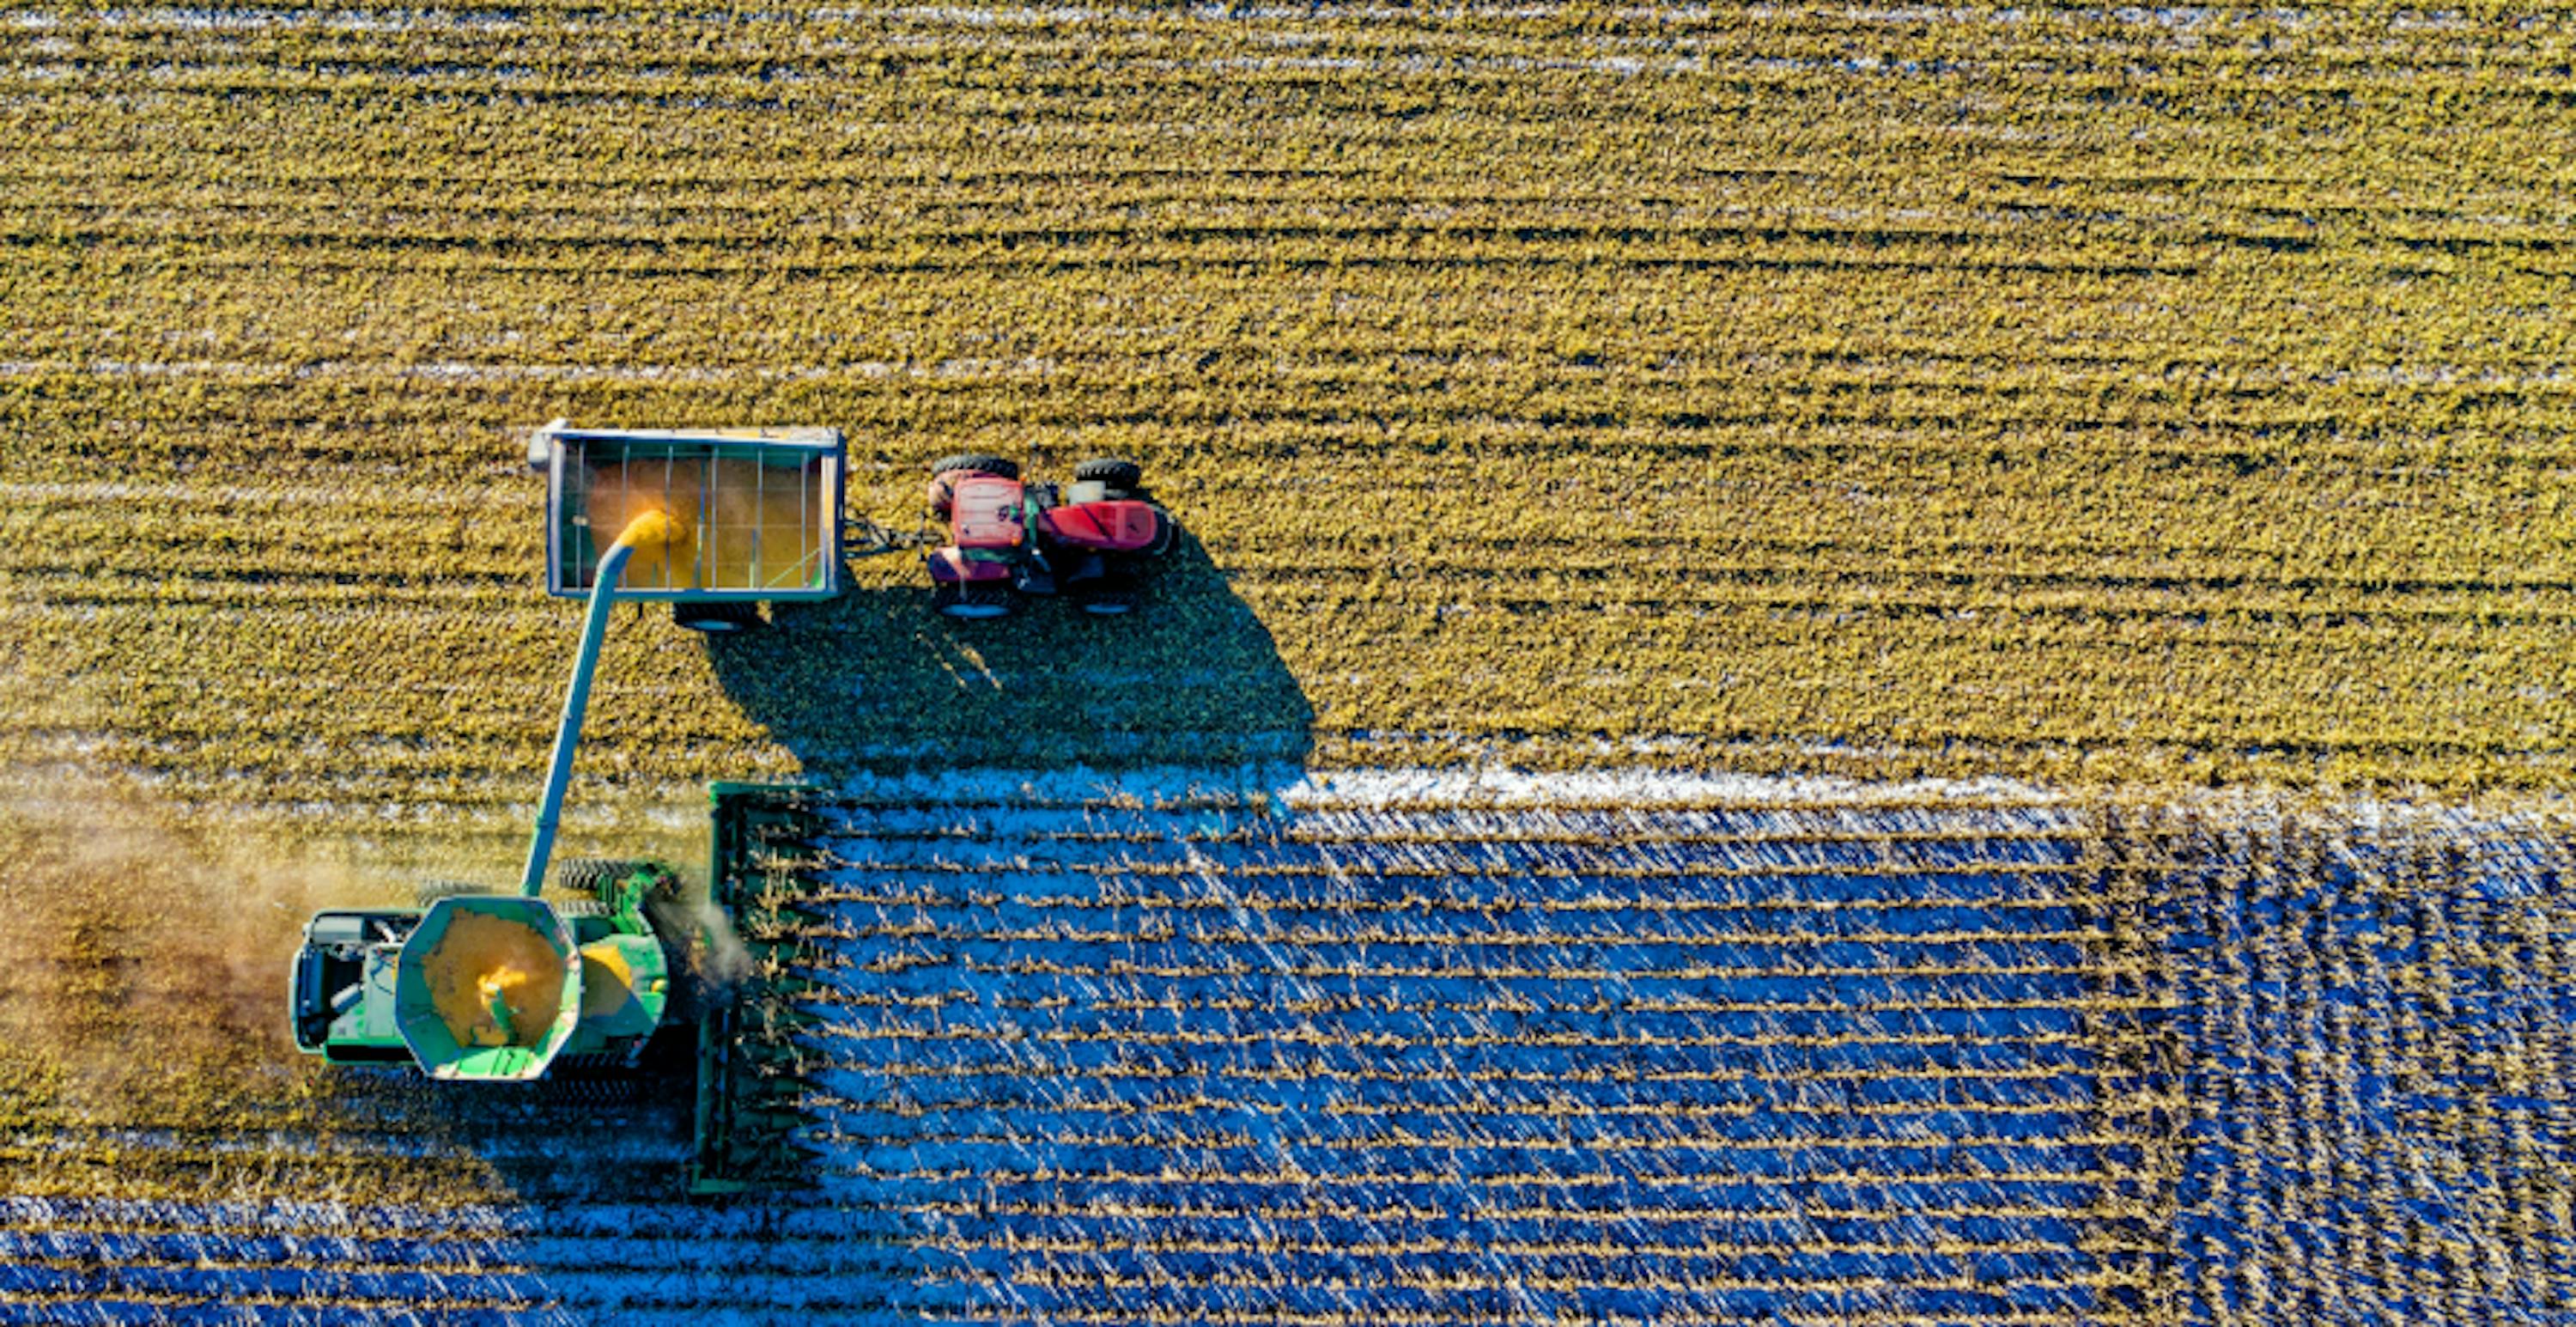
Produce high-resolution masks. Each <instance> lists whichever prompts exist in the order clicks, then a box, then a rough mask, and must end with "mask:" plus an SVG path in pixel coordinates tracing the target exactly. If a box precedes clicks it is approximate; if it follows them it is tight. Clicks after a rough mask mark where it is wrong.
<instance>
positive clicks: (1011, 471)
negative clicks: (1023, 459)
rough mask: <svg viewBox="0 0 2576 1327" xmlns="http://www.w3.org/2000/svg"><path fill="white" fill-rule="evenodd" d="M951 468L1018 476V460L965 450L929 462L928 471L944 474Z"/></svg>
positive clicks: (972, 472) (987, 473) (982, 473)
mask: <svg viewBox="0 0 2576 1327" xmlns="http://www.w3.org/2000/svg"><path fill="white" fill-rule="evenodd" d="M952 470H963V471H965V472H967V473H968V474H977V475H995V476H999V477H1000V478H1003V479H1017V478H1019V477H1020V463H1019V462H1017V461H1006V460H1003V459H1002V458H1001V457H999V456H987V455H985V454H983V453H982V452H967V453H965V454H963V455H959V456H943V457H941V458H939V459H938V460H936V461H933V462H931V465H930V473H932V474H934V475H944V474H947V473H949V472H950V471H952Z"/></svg>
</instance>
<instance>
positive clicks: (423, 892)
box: [411, 880, 499, 908]
mask: <svg viewBox="0 0 2576 1327" xmlns="http://www.w3.org/2000/svg"><path fill="white" fill-rule="evenodd" d="M498 892H499V891H497V890H493V889H489V888H486V887H485V886H482V885H469V884H466V883H465V882H464V881H462V880H432V881H430V882H429V883H428V884H425V885H422V886H420V887H419V888H417V889H414V890H413V891H412V892H411V898H412V902H414V903H417V904H419V905H420V906H422V907H424V908H426V907H428V906H429V905H430V904H432V903H436V902H437V901H439V900H440V899H443V898H472V897H475V896H476V895H480V894H492V893H498Z"/></svg>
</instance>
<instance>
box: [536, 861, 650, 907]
mask: <svg viewBox="0 0 2576 1327" xmlns="http://www.w3.org/2000/svg"><path fill="white" fill-rule="evenodd" d="M661 869H662V868H661V867H660V866H659V865H657V864H655V863H653V862H642V861H620V860H618V859H617V858H614V857H575V858H573V859H572V860H570V861H567V862H565V863H564V864H563V865H561V866H558V867H556V868H555V888H557V889H560V890H562V891H563V892H564V893H566V894H576V895H579V896H581V897H583V898H591V899H595V898H598V897H599V891H601V890H603V889H606V888H608V887H609V886H610V885H613V884H615V883H617V882H618V881H620V880H623V879H625V878H626V877H628V876H630V875H633V874H635V873H636V872H638V871H653V872H656V873H659V872H660V871H661Z"/></svg>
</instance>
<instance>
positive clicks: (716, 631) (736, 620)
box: [671, 602, 761, 636]
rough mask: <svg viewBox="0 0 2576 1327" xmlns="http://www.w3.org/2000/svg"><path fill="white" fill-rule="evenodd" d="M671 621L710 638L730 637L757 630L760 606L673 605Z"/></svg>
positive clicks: (732, 603)
mask: <svg viewBox="0 0 2576 1327" xmlns="http://www.w3.org/2000/svg"><path fill="white" fill-rule="evenodd" d="M671 620H672V621H674V622H677V623H679V624H680V625H681V626H684V627H687V628H688V629H689V630H691V631H702V632H705V633H706V634H707V635H710V636H731V635H736V634H739V633H741V632H745V631H752V630H756V629H758V628H759V626H760V625H761V621H760V605H758V604H747V603H740V602H727V603H716V604H673V605H671Z"/></svg>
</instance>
